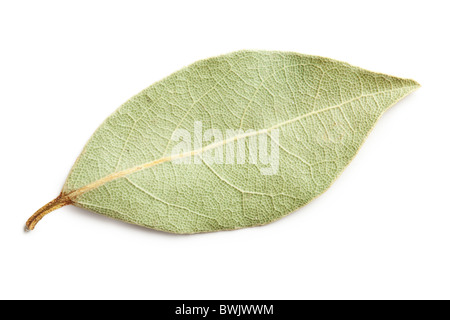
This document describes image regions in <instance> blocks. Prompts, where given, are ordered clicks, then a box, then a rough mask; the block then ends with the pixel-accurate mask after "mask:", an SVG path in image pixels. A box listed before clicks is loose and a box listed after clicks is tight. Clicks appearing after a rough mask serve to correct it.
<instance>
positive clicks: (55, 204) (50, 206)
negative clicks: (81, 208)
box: [25, 193, 72, 231]
mask: <svg viewBox="0 0 450 320" xmlns="http://www.w3.org/2000/svg"><path fill="white" fill-rule="evenodd" d="M71 203H72V200H70V198H69V197H67V196H65V195H63V194H62V193H61V194H60V195H59V196H58V197H56V198H55V199H53V200H52V201H50V202H49V203H47V204H46V205H45V206H43V207H42V208H40V209H39V210H38V211H36V212H35V213H34V214H33V215H32V216H31V217H30V218H29V219H28V221H27V223H26V224H25V230H26V231H31V230H33V229H34V227H35V226H36V224H37V223H38V222H39V221H40V220H41V219H42V218H43V217H44V216H45V215H46V214H48V213H50V212H52V211H54V210H56V209H59V208H61V207H64V206H66V205H68V204H71Z"/></svg>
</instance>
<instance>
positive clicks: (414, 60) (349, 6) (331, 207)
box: [0, 0, 450, 299]
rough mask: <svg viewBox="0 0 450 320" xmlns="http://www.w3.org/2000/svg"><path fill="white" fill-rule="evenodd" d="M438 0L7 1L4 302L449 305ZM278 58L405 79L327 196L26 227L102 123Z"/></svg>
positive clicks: (69, 213) (0, 102)
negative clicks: (223, 69) (175, 81)
mask: <svg viewBox="0 0 450 320" xmlns="http://www.w3.org/2000/svg"><path fill="white" fill-rule="evenodd" d="M449 9H450V8H449V4H448V1H422V2H415V1H392V0H389V1H380V0H378V1H373V2H372V3H370V2H366V1H364V2H363V1H329V2H323V1H308V2H305V3H302V2H299V1H295V2H294V1H292V2H288V1H280V0H277V1H272V2H264V1H254V2H252V1H242V0H240V1H229V0H228V1H223V2H213V1H203V2H200V1H179V2H174V1H159V3H158V2H150V1H122V2H117V1H74V2H70V3H69V2H67V1H64V2H63V1H2V2H1V4H0V35H1V39H0V108H1V126H0V130H1V131H0V134H1V135H0V137H1V151H0V152H1V157H0V163H1V175H0V177H1V184H0V188H1V190H0V195H1V200H2V201H1V207H0V212H1V214H0V298H3V299H13V298H26V299H34V298H40V299H50V298H58V299H69V298H70V299H112V298H114V299H121V298H123V299H131V298H132V299H420V298H424V299H432V298H438V299H443V298H446V299H449V298H450V271H449V270H450V255H449V253H450V248H449V247H450V206H449V189H450V188H449V182H450V174H449V170H450V169H449V167H450V162H449V160H450V157H449V149H448V148H449V140H448V138H449V130H450V105H449V99H448V92H449V90H450V86H449V85H450V81H449V74H450V63H449V57H450V49H449V31H450V23H449V21H450V20H449V19H448V13H449V11H450V10H449ZM240 49H265V50H287V51H296V52H300V53H307V54H316V55H321V56H326V57H330V58H334V59H337V60H342V61H347V62H350V63H351V64H353V65H357V66H360V67H363V68H365V69H369V70H372V71H377V72H383V73H387V74H391V75H395V76H399V77H406V78H413V79H415V80H417V81H418V82H419V83H421V84H422V88H420V89H419V90H418V91H416V92H414V93H413V94H411V95H410V96H408V97H407V98H405V99H404V100H403V101H401V102H400V103H398V104H397V105H396V106H394V107H393V108H392V109H390V110H389V111H388V112H387V113H386V114H385V115H384V116H383V117H382V119H381V120H380V121H379V123H378V125H377V126H376V128H375V130H374V131H373V132H372V134H371V135H370V137H369V139H368V140H367V142H366V143H365V144H364V146H363V147H362V149H361V150H360V152H359V154H358V156H357V157H356V158H355V160H354V161H353V162H352V163H351V164H350V166H349V167H348V168H347V169H346V170H345V172H344V173H343V175H342V176H341V177H340V178H339V179H338V180H337V182H336V183H335V184H334V185H333V186H332V187H331V188H330V189H329V190H328V191H327V192H326V193H325V194H323V195H322V196H321V197H319V198H318V199H316V200H315V201H313V202H312V203H311V204H309V205H307V206H305V207H303V208H301V209H300V210H298V211H297V212H295V213H293V214H291V215H290V216H288V217H286V218H283V219H281V220H279V221H277V222H275V223H273V224H270V225H267V226H264V227H258V228H250V229H244V230H240V231H232V232H217V233H210V234H200V235H192V236H180V235H170V234H165V233H161V232H156V231H152V230H148V229H145V228H141V227H137V226H132V225H128V224H125V223H122V222H118V221H114V220H112V219H109V218H106V217H103V216H100V215H96V214H93V213H90V212H87V211H84V210H81V209H78V208H75V207H72V206H68V207H64V208H62V209H60V210H58V211H55V212H53V213H51V214H50V215H48V216H47V217H45V218H44V220H42V221H41V222H40V223H39V225H38V226H37V227H36V229H35V230H34V231H33V232H30V233H25V232H23V226H24V223H25V221H26V220H27V218H28V217H29V216H30V215H31V214H33V212H34V211H35V210H37V209H38V208H39V207H40V206H42V205H43V204H45V203H46V202H48V201H50V200H52V199H53V198H54V197H56V196H57V195H58V193H59V192H60V189H61V187H62V184H63V183H64V180H65V178H66V176H67V174H68V172H69V169H70V168H71V166H72V164H73V162H74V161H75V159H76V157H77V156H78V154H79V152H80V151H81V149H82V147H83V146H84V144H85V143H86V141H87V140H88V138H89V137H90V135H91V134H92V133H93V132H94V130H95V129H96V128H97V126H99V125H100V123H101V122H102V121H103V120H104V119H105V118H106V117H107V116H108V115H109V114H111V113H112V112H113V111H114V110H115V109H116V108H117V107H118V106H119V105H120V104H122V103H123V102H124V101H126V100H127V99H128V98H129V97H131V96H132V95H134V94H136V93H137V92H139V91H141V90H142V89H144V88H145V87H147V86H148V85H150V84H152V83H153V82H155V81H157V80H160V79H161V78H163V77H165V76H167V75H169V74H170V73H172V72H174V71H176V70H178V69H180V68H182V67H183V66H185V65H188V64H190V63H192V62H194V61H196V60H199V59H203V58H207V57H210V56H214V55H219V54H223V53H228V52H231V51H235V50H240Z"/></svg>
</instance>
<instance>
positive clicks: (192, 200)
mask: <svg viewBox="0 0 450 320" xmlns="http://www.w3.org/2000/svg"><path fill="white" fill-rule="evenodd" d="M417 87H418V84H417V83H416V82H414V81H413V80H406V79H400V78H395V77H391V76H387V75H383V74H378V73H373V72H369V71H366V70H363V69H360V68H357V67H353V66H351V65H349V64H346V63H343V62H338V61H334V60H331V59H326V58H321V57H315V56H308V55H301V54H296V53H284V52H263V51H240V52H235V53H231V54H227V55H223V56H219V57H214V58H210V59H206V60H202V61H199V62H196V63H194V64H192V65H190V66H188V67H186V68H184V69H182V70H180V71H178V72H176V73H174V74H172V75H170V76H169V77H167V78H165V79H164V80H162V81H160V82H158V83H156V84H154V85H152V86H150V87H149V88H147V89H145V90H143V91H142V92H141V93H139V94H137V95H136V96H134V97H132V98H131V99H130V100H129V101H127V102H126V103H125V104H123V105H122V106H121V107H120V108H119V109H118V110H117V111H116V112H115V113H113V114H112V115H111V116H110V117H109V118H107V119H106V121H105V122H104V123H103V124H102V125H101V126H100V127H99V128H98V130H97V131H96V132H95V133H94V135H93V136H92V138H91V139H90V141H89V142H88V143H87V145H86V146H85V148H84V150H83V152H82V154H81V155H80V157H79V158H78V160H77V161H76V163H75V165H74V167H73V168H72V171H71V173H70V174H69V177H68V178H67V181H66V183H65V185H64V188H63V194H69V195H70V196H71V198H72V200H73V201H74V204H75V205H77V206H79V207H82V208H86V209H88V210H91V211H94V212H97V213H100V214H104V215H106V216H110V217H112V218H116V219H120V220H124V221H127V222H130V223H134V224H139V225H143V226H146V227H150V228H153V229H158V230H163V231H168V232H175V233H195V232H206V231H215V230H226V229H237V228H243V227H249V226H254V225H261V224H266V223H269V222H271V221H274V220H276V219H279V218H280V217H283V216H285V215H286V214H288V213H290V212H292V211H294V210H296V209H297V208H299V207H301V206H303V205H305V204H306V203H308V202H309V201H311V200H312V199H313V198H315V197H316V196H318V195H319V194H321V193H322V192H324V191H325V190H326V189H327V188H328V187H329V186H330V185H331V184H332V182H333V181H334V180H335V179H336V178H337V177H338V175H339V174H340V173H341V172H342V170H343V169H344V168H345V167H346V166H347V164H348V163H349V162H350V161H351V159H352V158H353V157H354V155H355V154H356V152H357V151H358V149H359V147H360V146H361V144H362V143H363V141H364V139H365V138H366V136H367V135H368V133H369V132H370V130H371V129H372V127H373V126H374V124H375V123H376V121H377V120H378V119H379V117H380V116H381V115H382V114H383V112H384V111H385V110H386V109H387V108H389V107H390V106H391V105H393V104H394V103H395V102H397V101H398V100H400V99H401V98H402V97H404V96H405V95H407V94H408V93H410V92H411V91H413V90H414V89H416V88H417ZM195 121H201V122H202V123H203V129H204V130H205V129H208V128H214V129H219V130H223V131H225V130H227V129H239V128H241V129H243V130H248V129H253V130H256V131H257V133H256V134H259V133H268V134H269V137H270V132H271V131H272V130H273V129H274V128H276V129H278V130H279V141H278V145H279V159H280V160H279V169H278V172H277V173H276V174H275V175H263V174H261V171H260V169H261V166H262V165H261V164H249V163H245V164H234V165H230V164H208V163H206V162H205V161H203V162H202V163H201V164H190V165H181V164H175V163H174V162H173V161H172V160H173V159H171V158H170V151H171V150H172V148H173V147H174V145H175V144H176V143H177V142H176V141H173V140H172V139H171V138H172V137H173V134H174V132H175V130H176V129H185V130H187V131H189V132H192V131H193V128H194V122H195ZM235 138H236V139H240V138H245V137H239V136H237V137H235ZM221 143H223V144H226V143H227V141H226V140H224V141H223V142H221ZM221 143H219V144H217V143H216V144H214V143H213V142H211V141H203V145H202V146H198V148H197V149H194V153H195V154H196V156H198V157H201V156H202V154H203V153H204V152H206V151H207V150H211V149H214V148H215V147H216V146H217V147H219V145H220V144H221Z"/></svg>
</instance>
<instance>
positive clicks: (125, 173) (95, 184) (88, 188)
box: [65, 86, 415, 201]
mask: <svg viewBox="0 0 450 320" xmlns="http://www.w3.org/2000/svg"><path fill="white" fill-rule="evenodd" d="M413 87H415V86H406V87H401V88H396V89H389V90H384V91H379V92H373V93H369V94H363V95H360V96H358V97H356V98H352V99H350V100H347V101H345V102H342V103H339V104H337V105H334V106H330V107H327V108H324V109H320V110H315V111H311V112H308V113H305V114H303V115H301V116H298V117H295V118H293V119H289V120H286V121H284V122H281V123H279V124H276V125H274V126H272V127H270V128H267V129H261V130H256V131H252V132H249V133H245V134H241V135H236V136H234V137H232V138H229V139H226V140H222V141H219V142H214V143H211V144H209V145H207V146H204V147H202V148H200V149H197V150H193V151H190V152H185V153H182V154H179V155H174V156H167V157H162V158H159V159H157V160H153V161H150V162H147V163H144V164H141V165H138V166H135V167H132V168H129V169H125V170H122V171H118V172H114V173H111V174H109V175H107V176H105V177H103V178H101V179H99V180H96V181H94V182H91V183H89V184H87V185H85V186H83V187H81V188H78V189H76V190H73V191H70V192H68V193H67V194H65V197H67V198H69V199H70V200H72V201H75V199H76V198H77V197H79V196H81V195H82V194H84V193H86V192H88V191H91V190H93V189H96V188H98V187H100V186H102V185H104V184H106V183H108V182H111V181H113V180H116V179H119V178H123V177H126V176H128V175H130V174H133V173H135V172H138V171H141V170H144V169H148V168H151V167H154V166H156V165H158V164H161V163H165V162H170V161H173V160H175V159H182V158H186V157H192V156H195V155H198V154H201V153H204V152H205V151H208V150H211V149H214V148H217V147H219V146H223V145H226V144H228V143H230V142H233V141H237V140H240V139H245V138H248V137H251V136H255V135H260V134H264V133H268V132H270V131H272V130H274V129H277V128H279V127H282V126H285V125H288V124H290V123H293V122H296V121H298V120H301V119H304V118H307V117H310V116H313V115H315V114H319V113H322V112H326V111H329V110H333V109H338V108H341V107H343V106H344V105H346V104H348V103H351V102H354V101H358V100H360V99H362V98H365V97H374V96H375V95H377V94H383V93H387V92H394V91H398V90H405V89H408V88H413Z"/></svg>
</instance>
